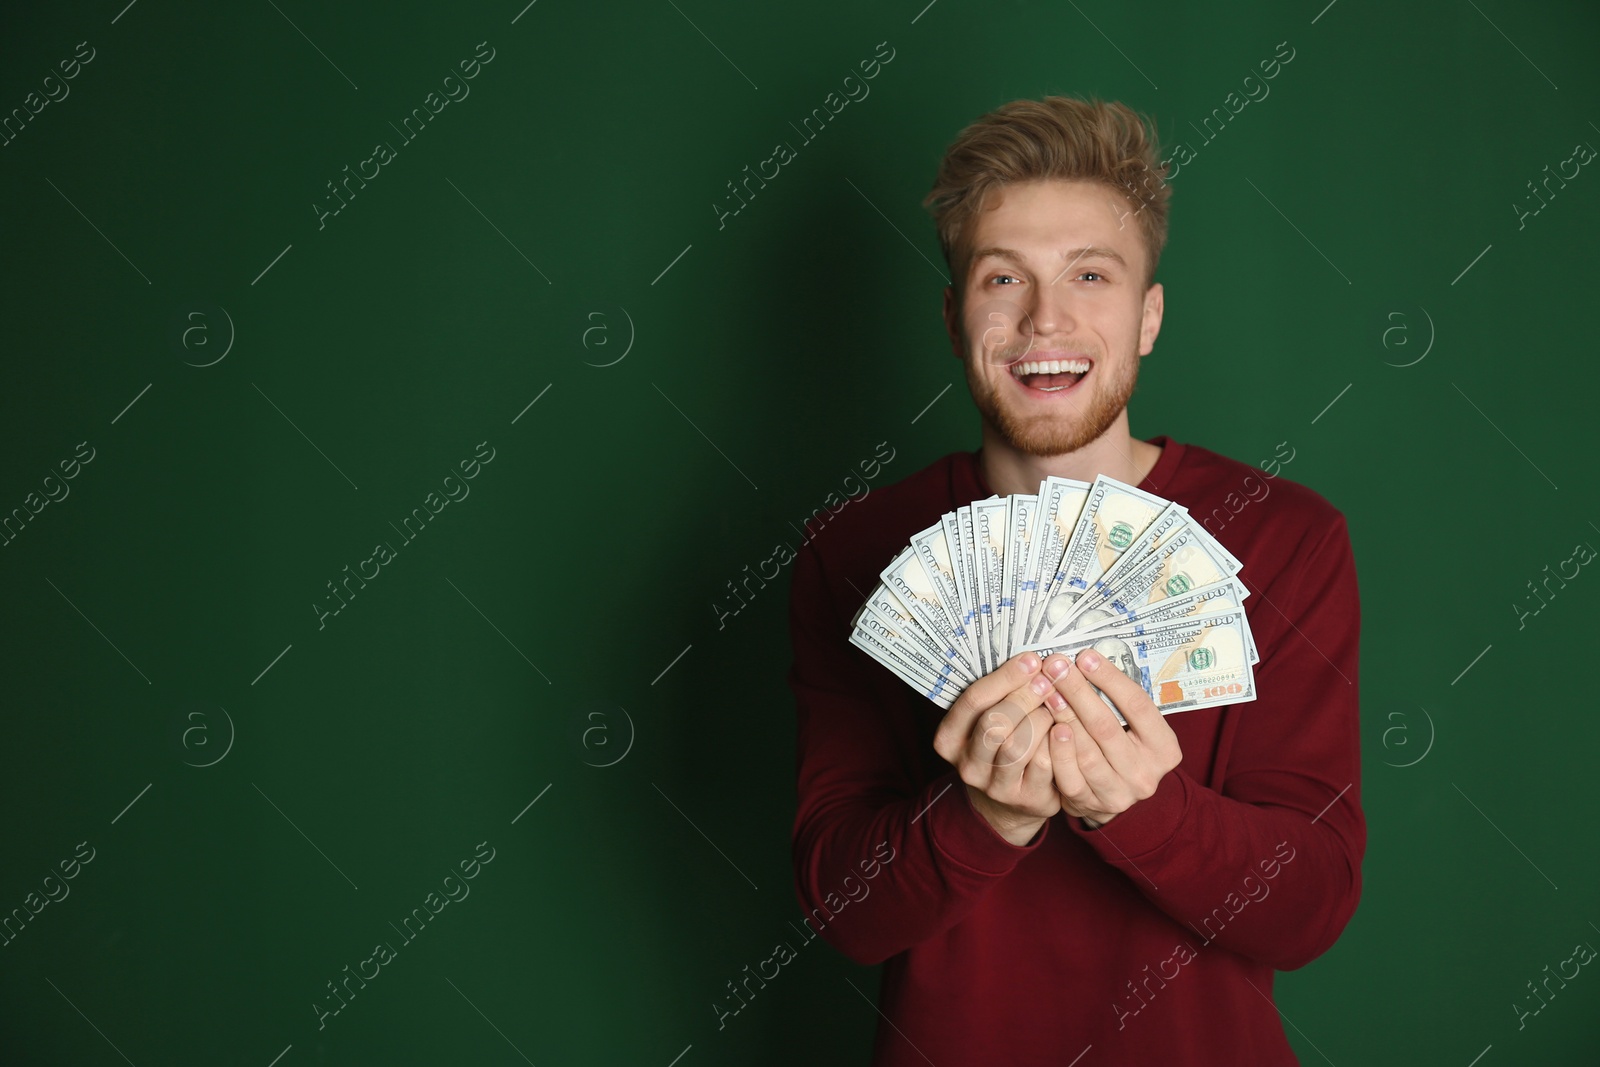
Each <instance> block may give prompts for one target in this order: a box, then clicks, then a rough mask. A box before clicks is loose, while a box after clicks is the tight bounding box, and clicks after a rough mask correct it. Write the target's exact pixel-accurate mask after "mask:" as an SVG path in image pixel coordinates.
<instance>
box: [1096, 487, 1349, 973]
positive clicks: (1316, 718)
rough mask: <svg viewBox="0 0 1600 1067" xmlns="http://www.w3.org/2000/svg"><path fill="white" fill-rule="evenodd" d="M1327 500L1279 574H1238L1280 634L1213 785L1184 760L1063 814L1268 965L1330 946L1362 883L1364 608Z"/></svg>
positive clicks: (1166, 900)
mask: <svg viewBox="0 0 1600 1067" xmlns="http://www.w3.org/2000/svg"><path fill="white" fill-rule="evenodd" d="M1334 514H1335V516H1336V518H1335V520H1334V521H1333V522H1332V523H1330V524H1329V525H1328V526H1327V527H1326V528H1325V530H1324V532H1323V533H1322V535H1321V536H1320V537H1316V536H1311V537H1308V538H1307V540H1308V541H1312V542H1313V544H1312V546H1311V547H1310V548H1309V550H1299V551H1297V552H1296V553H1295V554H1294V557H1293V559H1294V562H1293V563H1292V564H1291V566H1290V568H1289V569H1288V570H1287V571H1286V573H1285V580H1283V581H1280V582H1276V583H1273V585H1274V586H1275V588H1271V589H1267V588H1258V587H1257V586H1255V585H1253V584H1251V585H1250V586H1249V588H1250V590H1251V594H1252V597H1260V598H1261V603H1260V604H1259V606H1258V607H1257V608H1256V617H1257V618H1260V619H1262V620H1263V622H1264V621H1265V619H1266V618H1267V617H1270V616H1272V615H1280V616H1281V618H1279V619H1278V622H1279V624H1280V627H1281V632H1282V634H1283V636H1282V637H1281V638H1280V639H1279V640H1278V641H1277V642H1276V647H1274V648H1272V649H1271V650H1267V649H1262V650H1261V651H1262V662H1261V663H1260V664H1258V665H1257V670H1256V687H1257V692H1258V694H1259V695H1258V697H1257V699H1256V700H1254V701H1253V702H1250V703H1247V704H1241V705H1237V706H1235V707H1232V708H1229V709H1228V712H1229V713H1231V714H1233V715H1235V716H1237V719H1236V721H1235V722H1234V723H1233V727H1234V729H1233V731H1232V733H1233V737H1232V745H1231V750H1229V751H1228V752H1227V764H1226V770H1225V777H1224V779H1223V786H1222V789H1221V791H1220V792H1219V791H1218V790H1215V789H1212V788H1210V787H1208V786H1207V785H1205V784H1203V783H1202V782H1199V781H1197V780H1196V779H1195V778H1194V777H1193V776H1192V775H1190V774H1189V773H1188V772H1187V771H1185V769H1184V766H1183V764H1181V763H1180V764H1179V765H1178V768H1177V769H1176V770H1174V771H1172V772H1171V773H1169V774H1168V775H1167V776H1166V777H1165V778H1163V779H1162V781H1161V784H1160V786H1159V787H1158V788H1157V789H1156V792H1155V793H1154V794H1153V795H1152V796H1150V797H1148V798H1146V799H1145V800H1142V801H1139V802H1138V803H1136V804H1135V805H1134V806H1133V807H1131V808H1129V809H1128V810H1127V811H1124V812H1123V813H1122V814H1120V815H1118V816H1117V817H1116V818H1115V819H1114V820H1112V821H1111V822H1110V823H1108V824H1106V825H1105V826H1104V827H1103V828H1100V829H1097V830H1090V829H1088V828H1087V827H1085V826H1084V824H1083V823H1082V821H1081V820H1076V819H1073V820H1068V826H1070V827H1071V829H1072V832H1074V833H1076V834H1077V835H1079V836H1080V837H1081V838H1082V839H1083V840H1084V841H1086V842H1088V843H1089V844H1090V846H1091V847H1093V848H1094V849H1095V851H1096V852H1097V853H1098V854H1099V855H1100V856H1101V858H1102V859H1104V860H1105V861H1106V862H1107V863H1109V864H1111V865H1112V866H1114V867H1117V868H1118V869H1120V870H1121V871H1122V872H1123V873H1125V874H1126V875H1127V876H1128V877H1129V878H1130V879H1131V880H1132V882H1133V884H1134V885H1135V886H1137V887H1138V889H1139V890H1140V892H1142V893H1143V894H1144V895H1145V896H1146V897H1147V898H1148V899H1149V900H1150V901H1151V902H1152V903H1154V904H1155V905H1156V906H1157V907H1159V908H1161V909H1162V910H1163V911H1164V912H1166V913H1167V914H1168V915H1170V916H1172V917H1173V918H1174V919H1176V920H1177V921H1178V922H1180V923H1183V924H1184V925H1186V926H1187V927H1188V928H1189V929H1191V930H1193V931H1194V932H1195V933H1196V934H1197V935H1198V936H1199V937H1200V938H1201V939H1202V941H1203V942H1204V943H1210V942H1212V941H1215V942H1216V943H1217V944H1218V945H1221V946H1222V947H1224V948H1227V949H1229V950H1231V951H1234V952H1237V953H1239V954H1241V955H1244V956H1247V957H1249V958H1251V959H1254V960H1258V961H1260V962H1263V963H1266V964H1269V965H1270V966H1272V967H1274V968H1275V969H1277V970H1293V969H1295V968H1297V967H1303V966H1305V965H1306V964H1307V963H1310V962H1311V961H1312V960H1314V959H1316V958H1317V957H1318V956H1320V955H1321V954H1322V953H1324V952H1326V951H1327V950H1328V949H1329V948H1330V947H1332V945H1333V943H1334V942H1335V941H1336V940H1337V939H1338V937H1339V935H1340V933H1341V932H1343V930H1344V927H1345V924H1346V923H1348V922H1349V920H1350V917H1351V915H1352V914H1354V912H1355V908H1356V903H1357V901H1358V900H1359V898H1360V895H1361V859H1362V856H1363V855H1364V853H1365V851H1366V821H1365V817H1364V815H1363V813H1362V810H1361V781H1360V740H1359V733H1358V729H1359V721H1358V720H1359V703H1358V699H1357V676H1356V672H1357V662H1356V661H1357V651H1358V645H1359V640H1360V622H1361V619H1360V605H1359V599H1358V592H1357V587H1356V573H1355V561H1354V556H1353V553H1352V550H1351V546H1350V538H1349V532H1348V529H1347V525H1346V521H1345V518H1344V516H1343V515H1342V514H1338V513H1337V512H1335V513H1334ZM1241 577H1242V578H1245V579H1248V577H1249V575H1248V574H1244V575H1241Z"/></svg>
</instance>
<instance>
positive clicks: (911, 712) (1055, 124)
mask: <svg viewBox="0 0 1600 1067" xmlns="http://www.w3.org/2000/svg"><path fill="white" fill-rule="evenodd" d="M1163 174H1164V169H1163V167H1162V165H1161V163H1160V159H1159V152H1158V150H1157V148H1156V145H1155V143H1154V137H1153V134H1151V133H1148V132H1147V131H1146V129H1145V120H1143V119H1142V118H1141V117H1140V116H1138V115H1137V114H1135V113H1134V112H1132V111H1130V110H1128V109H1127V108H1126V107H1124V106H1122V105H1120V104H1105V103H1101V102H1099V101H1095V102H1092V103H1086V102H1083V101H1080V100H1075V99H1070V98H1062V97H1047V98H1045V99H1044V100H1043V101H1028V100H1023V101H1016V102H1013V103H1011V104H1008V105H1006V106H1004V107H1001V108H999V109H998V110H996V111H995V112H993V113H991V114H989V115H987V116H985V117H983V118H982V119H980V120H979V121H978V122H976V123H974V124H973V125H972V126H971V127H969V128H968V129H967V130H965V131H963V133H962V134H961V135H960V137H959V139H958V140H957V142H956V143H955V144H954V145H952V146H951V148H950V149H949V151H948V153H947V154H946V156H945V159H944V161H943V163H942V165H941V167H940V171H939V175H938V180H937V182H936V185H935V188H934V190H933V192H932V193H930V195H929V197H928V203H929V204H930V205H933V206H934V213H935V216H936V220H937V223H938V227H939V236H940V243H941V245H942V246H943V249H944V253H945V257H946V260H947V262H948V263H949V264H950V268H951V278H952V280H953V284H952V285H951V286H950V287H949V288H948V289H946V290H945V294H944V307H945V322H946V325H947V328H948V330H949V334H950V339H951V342H952V346H953V348H954V349H955V353H956V355H957V357H958V358H960V359H961V360H962V363H963V365H964V368H965V372H966V378H967V385H968V388H969V389H970V391H971V393H972V397H973V400H974V402H975V403H976V405H977V408H978V411H979V414H980V415H981V417H982V446H981V447H980V448H979V449H978V450H977V451H975V452H955V453H951V454H950V455H947V456H945V457H944V458H942V459H940V460H938V461H937V462H935V463H933V464H931V465H929V466H928V467H926V468H924V469H922V470H921V471H918V472H917V473H916V474H913V475H912V476H910V477H909V478H907V479H906V480H904V481H902V482H900V483H898V484H896V485H893V486H889V487H887V488H883V489H879V490H877V491H875V492H874V493H872V495H871V496H870V497H868V498H866V499H864V500H862V501H861V502H859V503H858V504H856V505H855V506H854V507H852V508H850V509H849V510H848V511H846V512H843V513H841V514H840V515H839V516H838V517H837V518H836V519H834V520H833V521H832V522H830V523H829V524H828V525H827V527H826V528H825V529H822V530H819V531H818V532H817V534H816V535H815V537H814V538H813V539H812V540H811V541H810V542H809V543H808V544H807V545H806V547H805V548H804V549H802V550H801V552H800V553H799V555H798V558H797V560H796V562H795V571H794V584H793V590H792V599H791V604H790V626H791V633H792V640H793V648H794V660H793V666H792V668H791V671H790V676H789V680H790V685H791V687H792V688H793V690H794V693H795V698H796V705H797V712H798V719H799V750H798V794H799V810H798V812H797V815H796V818H795V824H794V861H795V874H796V880H795V884H796V889H797V893H798V896H799V898H800V901H801V905H802V907H803V908H804V909H805V910H806V911H807V913H808V915H809V921H810V922H811V924H812V926H813V927H814V928H815V929H816V930H817V931H819V932H820V933H821V936H823V937H824V938H825V939H826V940H827V941H829V942H830V943H831V944H833V945H834V946H835V947H837V948H838V949H839V950H840V951H842V952H844V953H845V954H846V955H848V956H850V957H851V958H852V959H854V960H856V961H857V962H859V963H862V964H875V963H880V962H886V963H887V966H886V967H885V970H884V974H883V986H882V991H881V994H880V1002H879V1009H880V1011H881V1014H882V1019H883V1022H881V1023H880V1025H879V1027H878V1033H877V1041H876V1047H875V1054H874V1059H873V1062H874V1063H875V1064H879V1065H893V1067H900V1065H908V1067H909V1065H912V1064H918V1065H922V1064H926V1063H929V1062H932V1063H936V1064H938V1065H939V1067H968V1065H971V1067H987V1065H992V1064H1014V1065H1033V1064H1059V1065H1061V1067H1066V1065H1068V1064H1077V1065H1078V1067H1094V1065H1097V1064H1146V1063H1160V1064H1162V1065H1164V1067H1181V1065H1196V1067H1199V1065H1222V1064H1228V1065H1237V1064H1250V1065H1252V1067H1265V1065H1276V1064H1292V1063H1296V1062H1298V1061H1297V1060H1296V1059H1295V1056H1294V1054H1293V1052H1292V1051H1291V1050H1290V1047H1289V1044H1288V1041H1287V1038H1286V1036H1285V1033H1284V1027H1283V1023H1282V1022H1281V1021H1280V1019H1279V1016H1278V1013H1277V1010H1276V1008H1275V1007H1274V1005H1273V1001H1272V992H1273V989H1272V983H1273V977H1274V972H1275V971H1279V970H1292V969H1294V968H1297V967H1301V966H1303V965H1305V964H1306V963H1309V962H1310V961H1311V960H1313V959H1315V958H1316V957H1317V956H1319V955H1321V954H1322V953H1323V952H1325V951H1327V949H1328V948H1329V947H1330V946H1331V945H1332V944H1333V943H1334V941H1335V940H1336V939H1337V938H1338V937H1339V935H1340V933H1341V932H1342V931H1343V929H1344V927H1345V924H1346V923H1347V922H1348V921H1349V919H1350V916H1351V914H1352V913H1353V912H1354V911H1355V907H1356V902H1357V900H1358V899H1359V897H1360V891H1361V858H1362V855H1363V853H1364V852H1365V848H1366V823H1365V819H1364V816H1363V814H1362V811H1361V806H1360V793H1361V788H1360V782H1359V774H1360V765H1359V761H1360V753H1359V739H1358V733H1357V719H1358V715H1357V710H1358V707H1357V670H1356V667H1357V663H1356V659H1357V645H1358V639H1359V632H1360V611H1359V603H1358V599H1357V589H1356V575H1355V565H1354V559H1353V555H1352V552H1351V547H1350V539H1349V535H1348V532H1347V529H1346V525H1345V519H1344V516H1343V515H1342V514H1341V513H1340V512H1339V511H1338V510H1336V509H1335V508H1334V507H1333V506H1332V505H1331V504H1329V503H1328V501H1326V500H1325V499H1323V498H1322V497H1321V496H1319V495H1318V494H1317V493H1315V492H1314V491H1312V490H1310V489H1308V488H1306V487H1304V486H1300V485H1296V484H1295V483H1293V482H1290V481H1288V480H1287V479H1284V478H1281V477H1280V478H1278V479H1277V484H1276V485H1275V486H1274V489H1275V490H1276V491H1275V492H1273V493H1272V494H1271V497H1270V500H1267V499H1262V500H1261V502H1260V503H1257V504H1256V505H1255V506H1253V507H1248V508H1245V507H1242V506H1235V505H1236V503H1237V501H1239V500H1241V499H1242V495H1241V494H1244V493H1247V492H1251V490H1250V488H1249V487H1250V485H1251V484H1256V483H1259V482H1260V481H1261V480H1262V478H1261V474H1260V472H1258V471H1257V470H1256V469H1255V468H1252V467H1248V466H1246V465H1244V464H1242V463H1238V462H1236V461H1234V460H1232V459H1228V458H1226V457H1224V456H1221V455H1218V454H1216V453H1214V452H1211V451H1208V450H1206V449H1204V448H1201V447H1199V446H1197V445H1186V444H1181V443H1179V442H1176V441H1173V440H1171V439H1169V438H1167V437H1164V436H1162V437H1155V438H1152V439H1151V440H1149V441H1141V440H1138V439H1135V438H1134V437H1132V436H1131V435H1130V434H1129V432H1128V413H1127V402H1128V399H1129V397H1130V396H1131V395H1132V394H1133V389H1134V382H1135V380H1136V378H1137V376H1138V370H1139V365H1140V361H1141V359H1142V358H1143V357H1144V356H1146V355H1148V354H1149V353H1150V352H1151V351H1152V349H1153V347H1154V344H1155V340H1156V335H1157V333H1158V332H1159V330H1160V328H1161V316H1162V295H1163V293H1162V287H1161V286H1160V285H1158V284H1153V278H1154V275H1155V269H1156V263H1157V260H1158V258H1159V256H1160V253H1161V250H1162V247H1163V245H1164V244H1165V240H1166V224H1167V202H1168V198H1169V197H1170V195H1171V190H1170V187H1169V186H1167V185H1166V184H1165V182H1164V181H1163ZM1291 456H1292V452H1291ZM1279 458H1280V459H1281V458H1282V455H1281V452H1280V454H1279ZM1102 473H1103V474H1107V475H1109V476H1111V477H1113V478H1117V479H1119V480H1121V481H1124V482H1127V483H1129V484H1132V485H1137V486H1138V487H1139V488H1141V489H1144V490H1147V491H1149V492H1151V493H1155V494H1157V495H1159V496H1162V497H1165V498H1167V499H1169V500H1175V501H1177V502H1178V503H1180V504H1182V505H1184V506H1185V507H1186V508H1188V509H1189V511H1190V513H1191V514H1192V515H1193V516H1194V518H1195V520H1196V521H1201V522H1204V523H1205V524H1206V525H1207V529H1208V530H1210V531H1211V532H1212V533H1213V534H1214V535H1215V536H1217V537H1218V539H1219V540H1220V541H1221V542H1222V543H1223V544H1224V545H1225V546H1226V547H1227V548H1228V549H1229V550H1230V551H1232V552H1233V553H1234V554H1235V555H1236V556H1238V557H1239V558H1240V560H1242V561H1243V564H1244V568H1243V571H1242V572H1241V573H1240V575H1239V577H1240V579H1241V580H1242V581H1243V582H1244V583H1245V584H1246V586H1247V587H1248V588H1249V589H1250V592H1251V596H1250V597H1249V598H1248V599H1247V600H1246V601H1245V609H1246V612H1247V615H1248V618H1249V622H1250V625H1251V628H1252V631H1253V632H1254V634H1255V637H1256V643H1257V647H1258V650H1259V652H1260V656H1261V662H1260V663H1259V664H1258V665H1257V667H1256V669H1255V680H1256V688H1257V692H1258V694H1259V695H1258V697H1257V699H1256V700H1254V701H1253V702H1249V703H1244V704H1233V705H1226V706H1222V707H1209V708H1202V709H1199V710H1193V711H1184V712H1181V713H1178V714H1174V715H1172V716H1171V717H1170V718H1166V717H1163V716H1162V715H1161V714H1160V713H1159V712H1158V711H1157V710H1156V708H1155V707H1154V705H1153V704H1152V703H1151V701H1150V699H1149V698H1148V697H1147V696H1146V695H1145V693H1144V691H1143V690H1142V689H1141V688H1140V687H1139V685H1138V684H1136V683H1135V682H1134V681H1132V680H1131V679H1130V678H1128V677H1127V676H1126V675H1124V674H1123V673H1122V672H1121V671H1120V670H1119V666H1120V664H1119V663H1118V662H1117V657H1116V656H1115V655H1114V654H1113V653H1112V652H1106V653H1104V654H1102V655H1100V656H1096V655H1094V654H1093V653H1092V652H1085V653H1083V654H1080V655H1079V656H1078V657H1077V661H1076V663H1075V664H1072V665H1069V664H1068V662H1067V661H1066V659H1065V658H1064V657H1061V656H1052V657H1050V659H1049V660H1047V661H1045V662H1043V663H1041V662H1040V661H1039V657H1038V656H1035V655H1032V654H1029V653H1024V654H1021V655H1018V656H1016V657H1014V658H1012V659H1011V660H1009V661H1007V662H1005V663H1003V664H1002V665H1001V666H1000V667H999V668H998V669H997V670H995V671H994V672H993V673H992V674H989V675H987V676H985V677H982V678H980V679H978V680H977V681H976V682H974V683H973V684H971V685H970V686H968V687H967V688H966V689H965V690H964V691H963V692H962V693H961V695H960V697H959V698H958V699H957V700H956V702H955V703H954V705H953V706H952V707H951V708H950V709H949V711H948V712H943V711H941V710H940V708H939V707H938V706H936V705H935V704H933V703H932V702H931V701H929V700H927V699H925V698H924V697H922V696H920V695H918V694H917V693H916V692H915V691H913V690H912V689H911V688H910V687H909V686H907V685H906V684H905V683H904V682H902V681H901V680H900V679H898V678H896V677H895V676H894V675H893V674H891V673H890V672H889V671H887V670H885V669H884V668H883V667H881V666H879V665H878V664H876V663H874V662H873V661H872V660H871V659H870V658H869V657H867V656H866V655H865V654H864V653H862V652H860V651H858V650H857V649H855V648H854V647H853V646H851V645H850V644H849V643H848V637H849V633H850V621H851V619H852V617H853V616H854V615H855V613H856V610H857V609H858V608H859V607H860V605H861V603H862V601H863V600H864V599H865V595H866V591H867V590H869V589H871V588H872V587H873V585H874V583H875V582H876V581H877V577H878V574H879V572H880V571H881V570H882V569H883V568H884V567H885V566H886V565H887V564H888V562H889V561H890V560H891V559H892V558H893V557H894V556H895V554H896V553H897V552H898V551H899V550H900V549H901V548H903V547H904V546H905V544H906V543H907V542H908V540H909V538H910V536H911V534H913V533H915V532H917V531H919V530H922V529H926V528H927V527H928V526H930V525H932V524H933V523H935V522H937V521H938V518H939V516H940V515H941V514H942V513H944V512H946V511H950V510H953V509H954V508H956V507H958V506H960V505H962V504H967V503H970V502H971V501H973V500H977V499H982V498H984V497H987V496H989V495H990V494H991V493H999V494H1002V495H1005V494H1010V493H1032V492H1036V491H1037V489H1038V485H1039V482H1040V480H1041V479H1042V478H1043V477H1044V476H1046V475H1058V476H1062V477H1067V478H1076V479H1079V480H1082V481H1092V480H1093V479H1094V477H1095V476H1096V475H1097V474H1102ZM1276 473H1277V467H1276V464H1275V465H1274V470H1273V474H1274V475H1275V474H1276ZM1271 476H1272V475H1268V477H1271ZM1216 516H1221V518H1220V519H1217V518H1216ZM1216 523H1222V524H1223V525H1216ZM1108 656H1110V657H1111V658H1109V659H1108V658H1107V657H1108ZM1096 689H1099V690H1102V691H1103V692H1104V693H1105V694H1106V696H1107V697H1109V698H1110V699H1111V700H1112V701H1113V702H1114V703H1115V704H1116V705H1117V708H1118V710H1119V711H1120V712H1121V713H1122V714H1123V715H1124V717H1125V718H1126V719H1127V721H1128V727H1127V728H1126V729H1124V728H1123V727H1122V726H1120V725H1119V724H1118V722H1117V720H1116V718H1115V716H1114V715H1113V714H1112V713H1111V712H1110V710H1109V709H1108V708H1107V707H1106V706H1105V704H1104V703H1103V702H1102V701H1101V700H1100V699H1099V697H1098V696H1097V695H1096ZM869 864H870V868H869ZM869 870H870V872H871V873H870V875H868V876H869V877H872V879H873V880H872V882H871V883H870V890H871V892H870V893H867V894H862V895H861V896H859V897H858V896H856V894H855V893H854V892H850V893H848V898H847V897H846V895H843V894H844V893H845V892H846V891H847V890H848V886H849V885H850V884H852V883H854V884H856V885H857V886H858V888H859V887H860V886H861V885H862V883H860V882H859V881H858V877H859V875H860V874H861V873H863V872H867V871H869ZM841 886H844V887H845V890H841V888H840V887H841ZM1080 1057H1081V1058H1080Z"/></svg>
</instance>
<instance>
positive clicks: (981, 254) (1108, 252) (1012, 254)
mask: <svg viewBox="0 0 1600 1067" xmlns="http://www.w3.org/2000/svg"><path fill="white" fill-rule="evenodd" d="M1061 255H1062V257H1063V258H1065V259H1067V260H1068V261H1069V262H1074V263H1075V262H1078V261H1080V260H1085V259H1109V260H1111V261H1112V262H1113V263H1116V264H1118V265H1119V266H1123V267H1126V266H1127V265H1128V261H1127V260H1125V259H1123V258H1122V256H1121V254H1120V253H1118V252H1117V250H1116V249H1114V248H1105V247H1102V246H1099V245H1089V246H1088V247H1086V248H1068V249H1066V250H1065V251H1063V252H1062V253H1061ZM991 257H992V258H995V259H1009V260H1011V261H1012V262H1013V263H1026V262H1027V261H1028V257H1027V256H1025V255H1023V254H1022V253H1021V252H1018V251H1017V250H1016V249H1014V248H1000V247H993V248H983V249H979V250H978V251H977V252H976V253H975V254H974V255H973V257H972V262H973V263H974V264H976V263H979V262H981V261H983V260H985V259H989V258H991Z"/></svg>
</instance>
